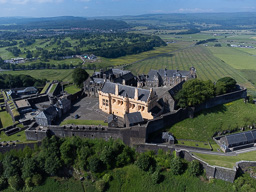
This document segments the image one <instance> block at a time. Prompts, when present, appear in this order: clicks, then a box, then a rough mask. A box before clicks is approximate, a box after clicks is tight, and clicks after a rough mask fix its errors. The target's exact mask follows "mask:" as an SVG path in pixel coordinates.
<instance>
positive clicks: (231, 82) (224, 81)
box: [215, 77, 236, 95]
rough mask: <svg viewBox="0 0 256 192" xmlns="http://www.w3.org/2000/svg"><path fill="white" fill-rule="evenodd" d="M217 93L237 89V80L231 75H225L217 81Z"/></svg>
mask: <svg viewBox="0 0 256 192" xmlns="http://www.w3.org/2000/svg"><path fill="white" fill-rule="evenodd" d="M215 87H216V95H220V94H225V93H228V92H231V91H233V90H235V89H236V80H235V79H233V78H231V77H223V78H221V79H219V80H218V81H217V82H216V85H215Z"/></svg>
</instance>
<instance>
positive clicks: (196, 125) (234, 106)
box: [169, 99, 256, 141]
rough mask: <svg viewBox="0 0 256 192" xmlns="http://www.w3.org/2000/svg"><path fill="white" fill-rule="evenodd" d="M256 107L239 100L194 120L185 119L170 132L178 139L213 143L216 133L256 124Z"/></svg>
mask: <svg viewBox="0 0 256 192" xmlns="http://www.w3.org/2000/svg"><path fill="white" fill-rule="evenodd" d="M255 116H256V106H255V105H253V104H245V103H244V101H243V100H242V99H241V100H237V101H234V102H231V103H227V104H224V105H219V106H216V107H214V108H211V109H206V110H203V111H202V112H200V113H198V114H196V116H195V117H194V118H193V119H185V120H184V121H181V122H179V123H177V124H175V125H173V126H172V127H171V128H169V131H170V132H171V133H172V134H174V136H175V137H176V138H177V139H191V140H196V141H212V136H213V135H214V133H216V132H218V131H223V130H232V129H236V128H240V127H243V126H245V125H252V124H253V123H255V121H256V120H255Z"/></svg>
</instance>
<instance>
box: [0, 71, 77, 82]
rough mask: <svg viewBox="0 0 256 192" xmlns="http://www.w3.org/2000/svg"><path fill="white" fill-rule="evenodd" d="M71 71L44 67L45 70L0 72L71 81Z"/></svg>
mask: <svg viewBox="0 0 256 192" xmlns="http://www.w3.org/2000/svg"><path fill="white" fill-rule="evenodd" d="M72 71H73V69H45V70H25V71H5V72H0V74H1V73H4V74H11V75H20V74H25V75H30V76H32V77H34V78H36V79H47V80H49V81H52V80H60V81H64V82H72Z"/></svg>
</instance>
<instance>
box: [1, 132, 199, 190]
mask: <svg viewBox="0 0 256 192" xmlns="http://www.w3.org/2000/svg"><path fill="white" fill-rule="evenodd" d="M133 163H134V164H135V165H136V166H138V167H139V168H140V169H142V170H143V171H145V172H149V173H151V174H152V176H151V177H152V182H154V183H158V182H161V180H162V179H164V178H163V177H162V176H161V172H162V171H164V170H166V169H170V170H171V173H172V174H173V175H180V174H182V173H184V172H185V171H186V169H187V167H188V169H187V171H188V173H189V175H191V176H198V175H200V174H201V173H202V169H201V167H200V165H199V162H195V161H193V162H192V163H189V164H188V163H187V162H186V161H184V160H181V159H180V158H178V157H174V156H173V155H172V156H171V155H170V154H168V153H166V152H164V151H162V150H159V151H158V154H155V153H154V152H152V151H150V152H146V153H142V154H137V153H136V152H135V151H134V149H132V148H130V147H129V146H125V145H124V144H123V143H122V142H121V141H119V140H113V139H110V140H108V141H104V140H99V139H93V140H90V139H81V138H79V137H71V138H62V139H59V138H57V137H55V136H52V137H51V138H46V139H44V140H43V142H42V145H41V146H40V147H37V146H35V148H34V149H30V148H28V147H26V148H25V149H24V150H23V151H11V152H7V153H5V154H4V155H3V154H0V190H3V189H5V188H6V187H8V185H9V186H10V187H11V188H13V189H14V190H20V189H22V188H23V189H24V190H29V189H31V188H32V187H33V186H37V185H40V184H41V183H42V182H43V180H44V179H45V178H46V177H48V176H55V175H57V176H58V175H60V174H62V175H63V174H65V173H63V172H65V171H64V170H68V169H70V168H72V167H73V168H74V169H76V170H77V171H76V172H81V173H84V174H85V175H88V177H93V178H94V179H96V182H95V186H96V188H97V189H98V190H100V191H102V190H104V189H105V187H106V184H107V182H108V181H110V180H111V170H112V169H114V168H118V167H123V166H125V165H128V164H133ZM66 174H67V173H66Z"/></svg>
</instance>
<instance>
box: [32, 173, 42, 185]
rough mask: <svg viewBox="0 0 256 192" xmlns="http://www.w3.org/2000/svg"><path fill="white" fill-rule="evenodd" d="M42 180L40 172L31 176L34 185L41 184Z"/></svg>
mask: <svg viewBox="0 0 256 192" xmlns="http://www.w3.org/2000/svg"><path fill="white" fill-rule="evenodd" d="M42 182H43V177H42V176H41V175H40V174H36V175H33V177H32V183H33V184H34V185H35V186H38V185H41V184H42Z"/></svg>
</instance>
